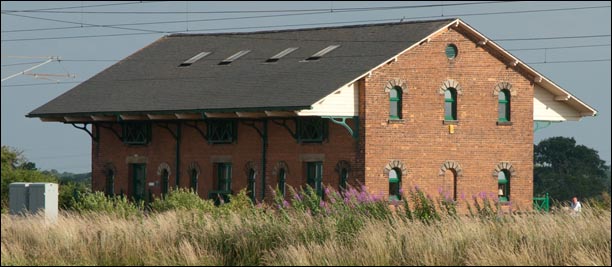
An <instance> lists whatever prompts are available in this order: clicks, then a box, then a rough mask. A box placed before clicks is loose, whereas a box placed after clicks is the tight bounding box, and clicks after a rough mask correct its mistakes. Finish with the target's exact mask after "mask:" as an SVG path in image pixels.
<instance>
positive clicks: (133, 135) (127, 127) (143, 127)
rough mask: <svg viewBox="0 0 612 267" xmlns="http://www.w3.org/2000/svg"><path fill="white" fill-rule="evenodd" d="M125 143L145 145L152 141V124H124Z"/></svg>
mask: <svg viewBox="0 0 612 267" xmlns="http://www.w3.org/2000/svg"><path fill="white" fill-rule="evenodd" d="M122 128H123V143H126V144H130V145H145V144H147V143H149V142H150V141H151V123H149V122H125V123H124V124H123V127H122Z"/></svg>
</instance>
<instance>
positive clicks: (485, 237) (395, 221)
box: [1, 208, 611, 266]
mask: <svg viewBox="0 0 612 267" xmlns="http://www.w3.org/2000/svg"><path fill="white" fill-rule="evenodd" d="M610 215H611V214H610V211H601V210H593V209H587V208H585V209H584V210H583V213H582V214H581V215H580V216H577V217H573V216H570V215H567V214H523V215H507V216H503V217H498V218H496V219H491V220H489V219H479V218H468V217H460V218H450V217H448V218H442V220H441V221H439V222H435V223H433V224H430V225H427V224H423V223H421V222H420V221H414V222H411V221H408V220H406V219H405V218H402V217H399V216H395V215H394V216H391V217H390V218H388V219H383V220H377V219H371V220H367V221H366V223H365V224H361V225H358V226H356V227H355V229H357V230H355V231H354V232H351V231H345V230H343V229H345V228H343V226H342V225H346V224H347V223H350V222H347V221H346V218H345V217H341V216H328V217H326V216H311V215H309V214H308V213H304V212H289V213H284V212H279V211H273V210H263V209H259V210H255V209H254V210H253V211H244V212H240V213H235V212H230V213H228V214H225V215H211V214H208V213H193V212H172V211H171V212H166V213H160V214H151V215H150V216H144V217H140V218H139V217H130V218H127V219H125V218H118V217H116V216H112V215H100V214H98V215H96V214H90V215H77V214H64V215H63V216H60V218H59V219H58V220H57V222H55V223H48V222H45V221H44V220H43V219H41V218H40V217H35V216H34V217H12V216H8V215H2V258H1V259H2V265H251V264H253V265H607V266H610V264H611V261H610V251H611V244H610V243H611V242H610V238H611V233H610ZM351 229H352V228H351Z"/></svg>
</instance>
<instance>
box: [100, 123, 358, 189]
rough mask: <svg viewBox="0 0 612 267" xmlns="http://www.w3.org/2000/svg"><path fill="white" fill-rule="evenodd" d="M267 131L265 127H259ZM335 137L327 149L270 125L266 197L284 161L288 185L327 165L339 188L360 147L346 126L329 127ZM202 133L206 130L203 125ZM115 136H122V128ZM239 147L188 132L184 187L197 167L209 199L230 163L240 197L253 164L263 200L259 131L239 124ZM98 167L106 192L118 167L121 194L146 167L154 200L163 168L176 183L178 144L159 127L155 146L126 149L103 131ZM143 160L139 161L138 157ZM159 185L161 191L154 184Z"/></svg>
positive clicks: (327, 180) (326, 173)
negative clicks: (341, 169)
mask: <svg viewBox="0 0 612 267" xmlns="http://www.w3.org/2000/svg"><path fill="white" fill-rule="evenodd" d="M287 124H288V126H289V128H291V129H292V131H295V124H294V123H293V122H292V121H290V122H287ZM255 125H256V126H258V127H260V128H261V123H255ZM328 125H329V135H328V139H327V140H326V141H323V143H307V144H298V143H297V142H296V140H295V139H294V138H293V137H291V135H290V134H289V132H288V131H287V130H286V129H285V128H283V127H282V126H279V125H277V124H275V123H272V122H271V121H269V122H268V134H269V136H268V148H267V150H268V151H267V164H266V165H267V166H266V177H267V178H266V187H267V188H268V190H267V191H266V197H267V198H269V197H271V191H270V187H276V185H277V183H278V175H276V173H275V172H274V170H275V166H276V165H277V164H278V162H280V161H284V162H285V163H286V164H287V167H288V171H287V174H286V183H287V185H291V186H293V187H299V186H303V185H305V184H306V177H305V176H306V175H305V162H307V161H315V160H318V159H323V160H322V161H323V184H325V185H331V186H333V187H334V188H337V187H338V183H339V176H338V174H337V173H336V172H335V170H334V169H335V166H336V164H337V163H338V162H339V161H340V160H346V161H348V162H349V163H350V164H351V167H352V166H353V165H355V162H356V160H355V158H356V152H355V151H356V150H357V141H356V140H355V139H353V138H352V137H351V136H350V135H349V133H348V131H347V130H346V129H345V128H343V127H342V126H339V125H336V124H333V123H331V122H329V124H328ZM199 126H200V128H201V129H204V130H205V129H206V128H205V125H203V124H202V123H200V124H199ZM114 127H115V130H116V131H117V132H119V133H120V132H121V128H120V127H119V125H115V126H114ZM169 127H170V129H173V130H175V129H176V126H175V125H174V124H172V123H171V124H169ZM237 129H238V141H237V142H236V143H234V144H213V145H211V144H208V142H207V141H206V140H205V139H204V138H203V137H202V136H201V135H200V134H199V133H198V132H197V130H195V129H193V128H190V127H186V126H183V127H182V138H181V148H180V151H181V152H180V154H181V159H180V161H181V163H180V165H181V168H180V172H181V174H180V187H185V188H186V187H189V186H190V177H189V173H188V169H189V167H190V166H193V164H194V163H195V164H197V166H199V169H200V174H199V176H198V193H199V195H200V196H202V197H207V196H208V192H209V191H211V190H214V188H213V185H214V181H215V176H214V173H215V172H214V170H213V169H214V164H215V163H216V162H229V163H231V164H232V183H231V187H232V191H234V192H238V191H239V190H240V189H243V188H246V187H247V175H248V174H247V172H246V170H245V166H246V165H247V164H248V163H249V162H253V163H254V165H255V167H256V169H257V172H258V173H257V179H256V194H257V199H261V191H262V179H261V178H259V177H261V170H262V168H261V163H262V154H261V151H262V140H261V138H260V136H259V135H258V133H257V132H256V130H255V129H253V128H251V127H250V126H247V125H245V124H243V123H238V126H237ZM92 150H93V151H92V162H93V164H92V165H93V168H92V172H93V174H92V175H93V181H92V183H93V188H94V190H99V191H104V188H105V176H104V172H103V171H104V166H105V164H107V163H112V164H113V165H114V166H115V168H116V174H115V193H117V194H119V193H120V192H124V193H126V194H128V192H129V177H131V173H130V171H131V170H130V169H129V164H128V161H136V162H141V161H142V162H144V163H146V164H147V165H146V183H147V187H146V188H147V191H148V190H149V189H151V192H152V193H153V194H154V195H159V194H160V193H161V177H160V176H159V175H158V174H157V170H158V167H159V166H160V164H162V163H167V164H168V165H169V166H170V179H169V180H170V187H173V186H174V185H175V181H176V160H175V153H176V143H175V140H174V138H173V137H172V135H171V134H170V133H169V132H168V130H166V129H164V128H161V127H159V126H157V125H155V124H153V127H152V141H151V143H150V144H149V145H146V146H139V145H126V144H124V143H122V142H121V140H119V139H118V138H117V137H116V136H115V135H114V134H113V133H112V132H111V130H109V129H105V128H100V141H99V143H95V142H94V143H93V144H92ZM135 155H138V157H135ZM353 177H356V176H355V175H354V174H353V172H351V173H350V174H349V182H350V183H352V184H356V183H355V181H354V179H351V178H353ZM360 177H362V176H360ZM150 182H156V184H155V186H149V185H148V183H150Z"/></svg>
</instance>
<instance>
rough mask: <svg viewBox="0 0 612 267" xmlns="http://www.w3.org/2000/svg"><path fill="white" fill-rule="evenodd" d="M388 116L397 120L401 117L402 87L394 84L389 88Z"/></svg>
mask: <svg viewBox="0 0 612 267" xmlns="http://www.w3.org/2000/svg"><path fill="white" fill-rule="evenodd" d="M389 104H390V107H389V118H390V119H392V120H399V119H401V118H402V88H401V87H399V86H394V87H393V88H391V90H389Z"/></svg>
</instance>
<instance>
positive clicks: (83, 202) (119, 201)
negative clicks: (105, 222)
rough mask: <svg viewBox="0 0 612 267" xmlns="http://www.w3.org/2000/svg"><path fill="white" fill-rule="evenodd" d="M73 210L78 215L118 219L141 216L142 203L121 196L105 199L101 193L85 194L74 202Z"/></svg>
mask: <svg viewBox="0 0 612 267" xmlns="http://www.w3.org/2000/svg"><path fill="white" fill-rule="evenodd" d="M74 209H75V210H76V211H78V212H80V213H89V212H93V213H106V214H110V215H117V216H119V217H124V218H125V217H130V216H134V215H141V214H142V210H143V209H144V203H143V202H140V203H134V202H131V201H129V200H128V199H127V198H126V197H123V196H114V197H107V196H105V195H104V193H102V192H95V193H87V194H84V195H82V196H81V197H80V198H79V199H78V200H77V201H75V202H74Z"/></svg>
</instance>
